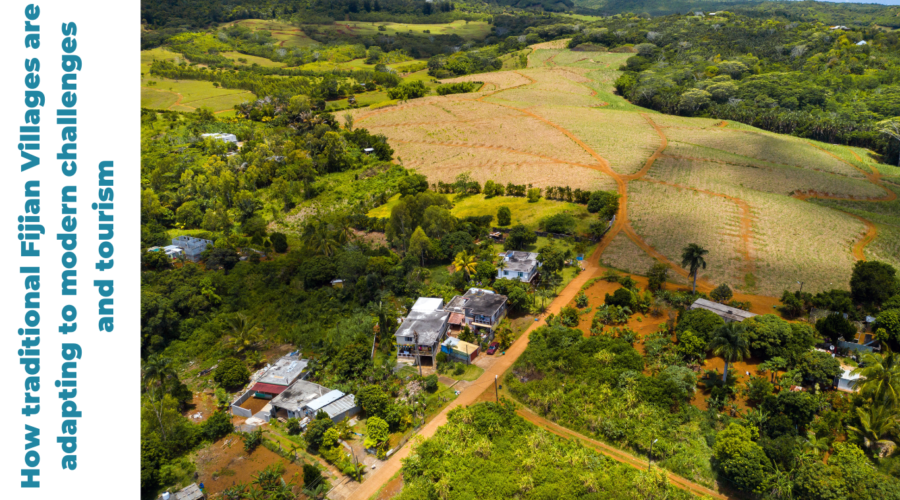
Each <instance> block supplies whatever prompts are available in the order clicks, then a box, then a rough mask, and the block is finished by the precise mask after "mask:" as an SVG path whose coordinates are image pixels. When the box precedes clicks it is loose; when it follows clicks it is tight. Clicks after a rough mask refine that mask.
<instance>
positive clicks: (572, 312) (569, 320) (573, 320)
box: [559, 307, 578, 327]
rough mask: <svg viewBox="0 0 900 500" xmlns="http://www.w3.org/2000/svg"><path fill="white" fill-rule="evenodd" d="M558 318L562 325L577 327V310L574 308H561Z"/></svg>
mask: <svg viewBox="0 0 900 500" xmlns="http://www.w3.org/2000/svg"><path fill="white" fill-rule="evenodd" d="M559 318H560V320H561V321H562V324H564V325H566V326H568V327H576V326H578V309H575V308H574V307H563V308H562V310H561V311H560V312H559Z"/></svg>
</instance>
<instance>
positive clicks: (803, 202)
mask: <svg viewBox="0 0 900 500" xmlns="http://www.w3.org/2000/svg"><path fill="white" fill-rule="evenodd" d="M564 45H565V42H564V41H555V42H552V43H548V44H539V45H536V46H533V47H531V48H530V49H531V50H533V52H531V53H530V54H529V55H528V68H524V69H523V68H518V66H519V64H518V62H517V61H513V59H514V57H510V58H508V59H509V60H508V61H506V63H505V64H506V66H505V68H508V70H507V71H499V72H495V73H484V74H475V75H468V76H465V77H461V78H456V79H454V80H453V81H479V82H484V84H485V85H484V87H483V88H482V89H481V91H480V92H476V93H472V94H461V95H451V96H444V97H434V96H432V97H426V98H424V99H415V100H412V101H408V102H405V103H400V104H398V105H395V106H390V107H382V108H379V109H358V110H354V111H353V113H354V116H355V117H356V120H357V124H358V126H362V127H366V128H368V129H370V130H371V131H373V132H375V133H380V134H384V135H385V136H387V137H388V140H389V142H390V144H391V146H392V147H393V148H394V149H395V151H396V154H397V157H398V159H399V160H400V162H401V164H402V165H403V166H405V167H407V168H413V169H415V170H416V171H418V172H419V173H423V174H425V175H427V176H428V177H429V180H430V181H431V182H437V181H445V182H449V181H452V180H454V178H455V177H456V176H457V175H458V174H460V173H464V172H470V173H471V175H472V177H473V178H474V179H476V180H478V181H480V182H482V183H483V182H484V181H486V180H489V179H490V180H494V181H499V182H502V183H507V182H513V183H516V184H528V183H531V184H533V185H535V186H542V187H543V186H548V185H563V186H564V185H569V186H570V187H572V188H573V189H574V188H576V187H580V188H582V189H592V190H593V189H604V190H610V191H613V190H615V191H618V193H619V194H620V195H622V196H624V197H627V201H626V202H625V203H623V205H625V206H627V207H628V211H627V214H626V213H625V212H620V214H619V215H620V216H621V217H622V218H623V219H624V221H620V222H625V223H628V224H629V226H624V224H623V225H618V226H616V227H615V228H614V230H613V232H612V233H611V234H610V235H609V236H607V237H608V238H610V239H611V241H610V242H609V245H608V247H607V248H606V250H605V253H604V254H603V255H602V256H601V261H602V262H603V263H604V264H606V265H609V266H612V267H615V268H618V269H623V270H627V271H632V272H636V273H644V272H646V270H647V269H648V268H649V267H650V265H652V263H653V262H654V257H658V258H660V259H664V260H666V261H667V262H670V263H672V265H675V266H677V264H678V263H679V262H680V255H681V250H682V248H683V247H684V246H685V245H687V244H688V243H698V244H700V245H702V246H704V247H706V248H707V249H708V250H709V251H710V253H709V255H708V256H707V262H708V267H707V269H706V270H704V271H703V272H701V277H703V278H705V280H706V282H707V283H711V284H719V283H722V282H727V283H729V284H730V285H732V286H734V287H736V288H738V289H739V290H740V291H743V292H748V293H757V294H764V295H775V296H778V295H780V294H781V292H782V291H783V290H784V289H795V288H796V286H797V285H796V282H797V281H802V282H803V283H804V290H810V291H813V292H815V291H820V290H824V289H830V288H847V287H848V279H849V276H850V270H851V268H852V266H853V263H854V262H855V259H856V258H857V256H858V257H859V258H862V257H866V258H877V259H884V260H887V261H889V262H895V261H898V260H900V257H896V256H895V255H896V254H897V253H898V252H897V245H898V244H900V224H898V220H900V214H898V212H900V201H886V202H882V201H871V200H879V199H885V198H886V195H885V190H884V188H882V187H880V186H879V185H878V183H879V182H880V183H881V184H882V185H884V186H886V187H892V186H893V187H895V188H896V189H897V190H900V168H897V167H894V166H889V165H883V164H880V163H879V162H878V158H877V157H875V156H874V155H872V154H871V153H870V152H868V151H865V150H862V149H859V148H849V147H845V146H835V145H829V144H825V143H819V142H815V141H809V140H805V139H800V138H796V137H790V136H784V135H779V134H774V133H769V132H765V131H762V130H759V129H756V128H754V127H750V126H746V125H742V124H739V123H734V122H723V121H721V120H712V119H705V118H688V117H680V116H666V115H662V114H659V113H655V112H653V111H649V110H645V109H642V108H639V107H637V106H634V105H632V104H630V103H628V102H627V101H625V100H624V99H622V98H621V97H619V96H618V95H616V94H615V91H614V88H613V84H614V82H615V80H616V78H618V76H619V74H620V73H619V71H618V68H619V67H620V66H621V65H622V63H623V62H624V61H625V60H626V59H627V58H628V57H629V56H630V54H619V53H608V52H575V51H569V50H566V49H564V48H563V47H564ZM515 57H517V56H515ZM663 145H665V148H663V147H661V146H663ZM645 166H649V169H647V170H644V167H645ZM879 175H880V176H881V179H880V180H879V177H878V176H879ZM892 182H896V183H897V184H891V183H892ZM817 197H832V198H841V199H847V200H851V201H836V200H821V199H817ZM888 199H889V197H888ZM495 200H497V201H495ZM495 200H483V199H480V198H474V197H473V198H471V199H470V200H469V201H468V202H466V203H471V204H473V205H472V206H471V208H469V207H465V210H463V207H457V208H456V209H455V213H456V214H457V215H462V214H469V213H472V214H479V215H480V214H485V213H495V212H496V204H497V203H498V202H499V200H504V201H505V200H507V199H505V198H498V199H495ZM511 208H512V207H511ZM522 208H523V209H524V208H528V207H527V205H523V207H522ZM380 210H387V208H385V207H382V209H380ZM517 210H519V209H514V216H513V217H514V219H515V218H516V217H517V215H516V212H517ZM848 212H849V213H848ZM386 213H389V212H386ZM854 215H855V216H856V217H854ZM857 217H859V218H857ZM519 218H520V219H521V220H522V221H523V222H525V223H526V224H528V225H535V224H536V223H537V220H538V219H539V218H540V217H538V216H536V215H525V214H523V215H520V216H519ZM868 221H871V222H868ZM872 224H875V226H872ZM623 226H624V227H626V228H627V227H630V228H632V229H633V232H632V231H631V230H630V229H628V230H626V231H622V232H619V231H620V230H621V229H623ZM870 227H876V229H877V231H878V233H877V235H876V237H875V238H874V241H872V242H871V243H869V240H868V239H864V238H863V236H864V235H865V234H866V232H867V231H869V228H870ZM898 264H900V263H898ZM682 272H683V271H682ZM673 274H674V273H673ZM676 279H677V280H683V278H681V277H679V278H676Z"/></svg>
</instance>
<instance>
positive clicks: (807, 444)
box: [797, 431, 829, 459]
mask: <svg viewBox="0 0 900 500" xmlns="http://www.w3.org/2000/svg"><path fill="white" fill-rule="evenodd" d="M797 444H799V445H800V447H801V448H804V450H805V451H806V452H807V453H809V454H810V455H812V456H814V457H815V458H817V459H818V458H819V456H820V455H822V453H824V452H826V451H828V448H829V446H828V441H827V440H826V439H825V438H819V437H816V433H815V432H813V431H806V439H803V438H801V437H800V436H797Z"/></svg>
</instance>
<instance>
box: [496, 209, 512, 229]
mask: <svg viewBox="0 0 900 500" xmlns="http://www.w3.org/2000/svg"><path fill="white" fill-rule="evenodd" d="M511 222H512V213H511V212H510V210H509V207H500V208H498V209H497V224H498V225H500V226H508V225H509V224H510V223H511Z"/></svg>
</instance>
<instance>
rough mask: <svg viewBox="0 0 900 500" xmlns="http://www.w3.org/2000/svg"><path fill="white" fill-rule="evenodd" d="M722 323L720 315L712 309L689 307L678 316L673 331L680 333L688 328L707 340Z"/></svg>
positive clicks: (710, 338)
mask: <svg viewBox="0 0 900 500" xmlns="http://www.w3.org/2000/svg"><path fill="white" fill-rule="evenodd" d="M724 324H725V321H723V320H722V318H721V316H719V315H718V314H716V313H714V312H712V311H708V310H706V309H690V310H687V311H685V312H683V313H682V314H681V317H679V318H678V326H676V327H675V332H676V333H677V334H680V333H681V332H685V331H688V330H690V331H692V332H694V333H695V334H696V335H697V336H698V337H700V338H701V339H703V340H704V341H706V342H709V341H710V340H712V337H713V333H714V332H715V331H716V329H718V328H719V327H720V326H722V325H724Z"/></svg>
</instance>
